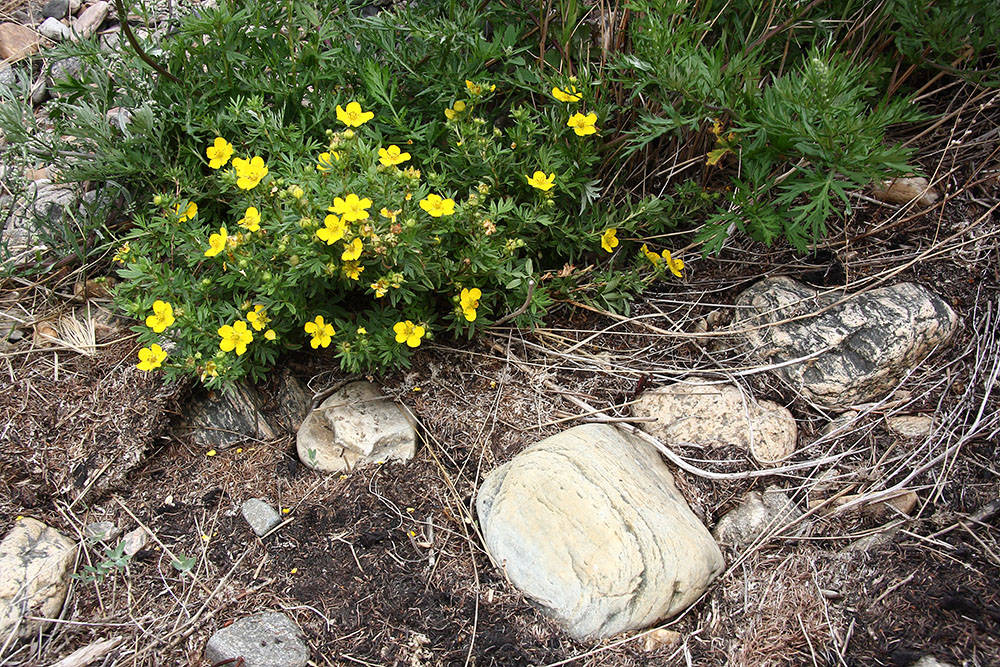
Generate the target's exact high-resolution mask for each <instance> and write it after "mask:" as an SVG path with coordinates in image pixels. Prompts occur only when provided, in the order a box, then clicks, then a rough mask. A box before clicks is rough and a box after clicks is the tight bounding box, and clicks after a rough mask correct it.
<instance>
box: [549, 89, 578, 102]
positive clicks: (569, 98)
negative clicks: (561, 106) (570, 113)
mask: <svg viewBox="0 0 1000 667" xmlns="http://www.w3.org/2000/svg"><path fill="white" fill-rule="evenodd" d="M552 97H554V98H556V99H557V100H559V101H560V102H579V101H580V100H581V99H582V97H583V96H582V95H580V93H578V92H576V86H570V87H569V88H555V87H553V88H552Z"/></svg>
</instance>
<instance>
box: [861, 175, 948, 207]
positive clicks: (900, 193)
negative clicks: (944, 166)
mask: <svg viewBox="0 0 1000 667" xmlns="http://www.w3.org/2000/svg"><path fill="white" fill-rule="evenodd" d="M872 194H874V195H875V197H876V198H878V199H881V200H882V201H887V202H890V203H892V204H909V203H910V202H911V201H914V200H916V202H917V203H918V204H920V205H921V206H930V205H931V204H933V203H934V202H936V201H937V200H938V199H940V198H941V195H939V194H938V193H937V191H936V190H935V189H934V188H932V187H931V184H930V183H929V182H928V181H927V179H926V178H924V177H923V176H912V177H909V178H894V179H892V180H890V181H882V182H881V183H879V184H877V185H876V186H875V187H874V188H872Z"/></svg>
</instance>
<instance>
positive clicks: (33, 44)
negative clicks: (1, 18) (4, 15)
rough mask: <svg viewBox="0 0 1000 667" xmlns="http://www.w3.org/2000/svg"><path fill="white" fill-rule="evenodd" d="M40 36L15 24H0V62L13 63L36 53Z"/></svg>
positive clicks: (40, 39)
mask: <svg viewBox="0 0 1000 667" xmlns="http://www.w3.org/2000/svg"><path fill="white" fill-rule="evenodd" d="M41 43H42V36H41V35H39V34H38V33H37V32H35V31H34V30H32V29H31V28H25V27H24V26H23V25H18V24H17V23H0V60H6V61H8V62H13V61H15V60H20V59H21V58H26V57H28V56H30V55H32V54H34V53H37V52H38V47H39V46H40V45H41Z"/></svg>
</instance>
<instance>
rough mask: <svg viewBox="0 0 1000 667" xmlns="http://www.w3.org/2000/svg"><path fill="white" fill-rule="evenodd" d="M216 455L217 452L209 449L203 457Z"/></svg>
mask: <svg viewBox="0 0 1000 667" xmlns="http://www.w3.org/2000/svg"><path fill="white" fill-rule="evenodd" d="M218 453H219V452H217V451H215V450H214V449H210V450H208V451H207V452H205V456H215V455H216V454H218Z"/></svg>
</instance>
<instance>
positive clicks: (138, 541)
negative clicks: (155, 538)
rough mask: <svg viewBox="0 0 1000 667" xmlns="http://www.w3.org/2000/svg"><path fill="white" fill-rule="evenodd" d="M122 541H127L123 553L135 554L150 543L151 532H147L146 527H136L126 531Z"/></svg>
mask: <svg viewBox="0 0 1000 667" xmlns="http://www.w3.org/2000/svg"><path fill="white" fill-rule="evenodd" d="M122 542H124V543H125V548H124V549H122V553H124V554H125V555H126V556H134V555H136V554H137V553H139V552H140V551H142V550H143V549H144V548H145V547H146V545H147V544H149V533H147V532H146V529H145V528H136V529H135V530H130V531H129V532H127V533H125V536H124V537H123V538H122Z"/></svg>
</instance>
